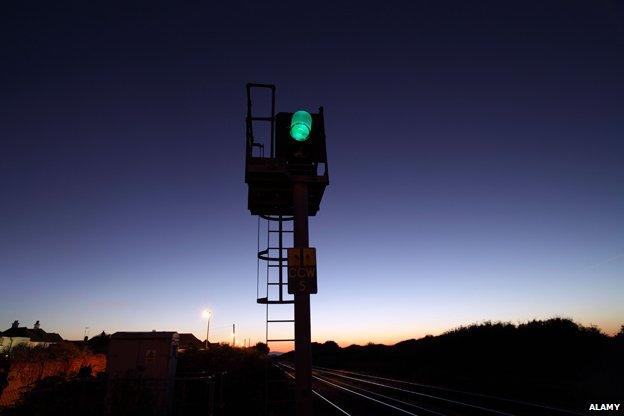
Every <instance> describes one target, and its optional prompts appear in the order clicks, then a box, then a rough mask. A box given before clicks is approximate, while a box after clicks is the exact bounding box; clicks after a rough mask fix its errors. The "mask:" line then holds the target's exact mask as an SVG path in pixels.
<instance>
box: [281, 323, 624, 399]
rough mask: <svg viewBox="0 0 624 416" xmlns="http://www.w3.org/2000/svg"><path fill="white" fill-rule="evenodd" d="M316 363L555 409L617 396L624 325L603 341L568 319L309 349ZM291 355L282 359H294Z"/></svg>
mask: <svg viewBox="0 0 624 416" xmlns="http://www.w3.org/2000/svg"><path fill="white" fill-rule="evenodd" d="M312 355H313V362H314V365H317V366H327V367H333V368H341V369H351V370H355V371H361V372H368V373H374V374H381V375H386V376H390V377H396V378H401V379H409V380H414V381H417V382H421V383H429V384H433V385H438V386H446V387H451V388H457V389H465V390H467V391H479V392H482V393H489V394H495V395H499V396H504V397H516V398H521V399H532V400H535V401H540V402H546V403H552V404H556V403H559V404H561V405H566V404H568V405H569V404H576V403H582V404H586V403H587V402H588V400H599V399H608V398H611V399H615V398H618V397H619V398H621V394H622V392H624V381H623V380H624V378H623V377H622V374H624V371H623V370H624V326H622V330H621V331H620V333H619V334H617V335H616V336H614V337H609V336H607V335H605V334H603V333H602V332H600V330H598V329H597V328H595V327H584V326H581V325H578V324H577V323H575V322H573V321H572V320H569V319H561V318H555V319H549V320H546V321H538V320H534V321H531V322H527V323H524V324H520V325H514V324H511V323H492V322H485V323H482V324H475V325H470V326H465V327H459V328H457V329H454V330H451V331H448V332H446V333H444V334H442V335H439V336H431V335H428V336H426V337H424V338H421V339H418V340H416V339H410V340H407V341H402V342H399V343H397V344H395V345H392V346H386V345H376V344H368V345H365V346H359V345H351V346H349V347H346V348H340V347H339V346H338V345H337V344H336V343H335V342H333V341H328V342H325V343H324V344H318V343H314V344H313V346H312ZM292 358H293V353H292V352H291V353H288V354H284V355H283V356H282V357H280V359H286V360H292Z"/></svg>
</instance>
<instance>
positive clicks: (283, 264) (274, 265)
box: [269, 261, 288, 267]
mask: <svg viewBox="0 0 624 416" xmlns="http://www.w3.org/2000/svg"><path fill="white" fill-rule="evenodd" d="M285 263H286V262H285V261H283V262H282V266H281V267H288V265H287V264H285ZM269 267H280V265H279V264H269Z"/></svg>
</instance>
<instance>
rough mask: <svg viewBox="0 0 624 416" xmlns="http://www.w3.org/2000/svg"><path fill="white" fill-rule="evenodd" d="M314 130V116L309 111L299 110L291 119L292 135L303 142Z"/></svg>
mask: <svg viewBox="0 0 624 416" xmlns="http://www.w3.org/2000/svg"><path fill="white" fill-rule="evenodd" d="M310 131H312V116H311V115H310V113H308V112H307V111H303V110H299V111H297V112H296V113H294V114H293V115H292V118H291V119H290V137H292V138H293V139H295V140H297V141H298V142H303V141H306V140H308V137H310Z"/></svg>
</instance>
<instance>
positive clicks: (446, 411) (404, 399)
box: [277, 363, 586, 416]
mask: <svg viewBox="0 0 624 416" xmlns="http://www.w3.org/2000/svg"><path fill="white" fill-rule="evenodd" d="M277 365H278V366H279V367H280V368H281V369H282V370H283V371H284V372H285V373H286V374H287V375H288V376H289V377H292V378H293V379H294V368H293V367H292V366H290V365H288V364H284V363H280V364H277ZM312 376H313V380H314V384H313V391H314V394H315V395H316V396H317V397H319V398H320V399H322V400H324V401H326V402H327V403H328V404H329V405H330V409H331V411H328V412H329V413H327V414H332V415H333V414H337V415H350V416H359V415H363V416H366V415H375V416H383V415H389V416H392V415H414V416H430V415H435V416H473V415H474V416H476V415H484V416H485V415H491V416H546V415H548V416H575V415H586V413H581V412H579V411H572V410H568V409H560V408H556V407H552V406H545V405H542V404H536V403H530V402H526V401H520V400H512V399H507V398H501V397H496V396H491V395H486V394H479V393H473V392H467V391H461V390H454V389H448V388H442V387H437V386H431V385H426V384H420V383H414V382H410V381H404V380H397V379H392V378H387V377H380V376H375V375H370V374H364V373H358V372H354V371H346V370H336V369H330V368H323V367H314V368H313V374H312ZM331 412H334V413H331Z"/></svg>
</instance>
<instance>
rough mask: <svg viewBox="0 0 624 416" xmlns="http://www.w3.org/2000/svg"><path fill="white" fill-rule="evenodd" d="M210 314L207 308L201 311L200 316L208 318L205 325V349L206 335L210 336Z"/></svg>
mask: <svg viewBox="0 0 624 416" xmlns="http://www.w3.org/2000/svg"><path fill="white" fill-rule="evenodd" d="M211 315H212V312H210V311H209V310H208V309H204V311H203V312H202V317H204V318H208V326H207V327H206V349H208V337H209V336H210V316H211Z"/></svg>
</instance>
